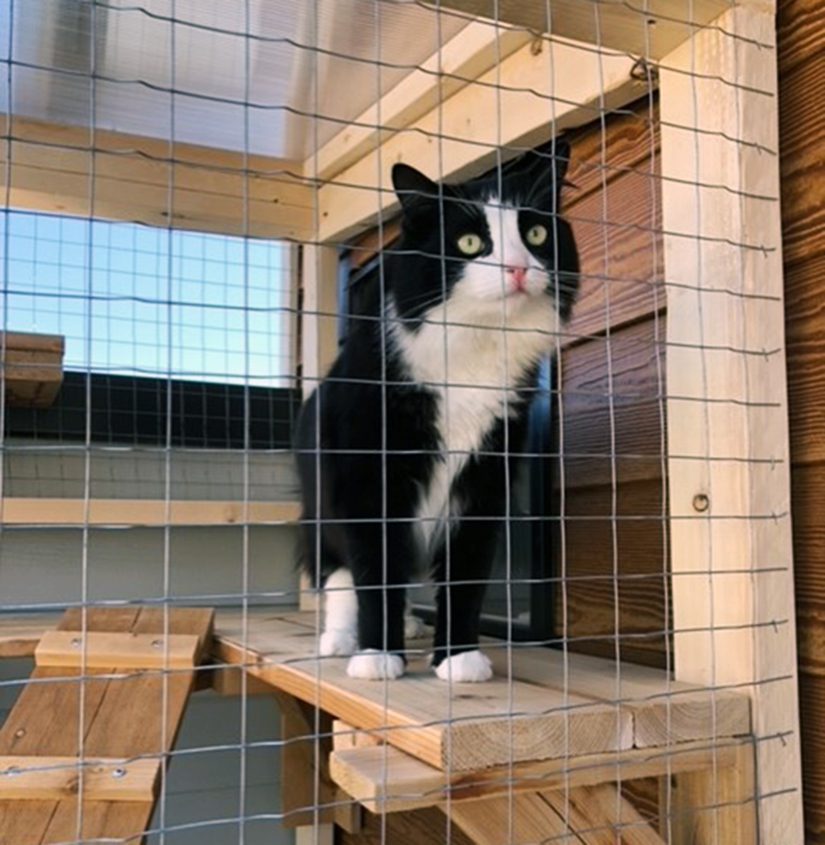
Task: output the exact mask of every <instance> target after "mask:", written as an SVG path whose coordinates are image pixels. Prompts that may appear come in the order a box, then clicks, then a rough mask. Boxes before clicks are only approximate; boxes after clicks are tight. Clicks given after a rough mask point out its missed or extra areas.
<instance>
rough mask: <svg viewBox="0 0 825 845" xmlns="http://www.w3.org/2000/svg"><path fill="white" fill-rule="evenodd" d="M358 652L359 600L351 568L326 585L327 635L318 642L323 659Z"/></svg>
mask: <svg viewBox="0 0 825 845" xmlns="http://www.w3.org/2000/svg"><path fill="white" fill-rule="evenodd" d="M357 650H358V599H357V598H356V595H355V589H354V585H353V583H352V573H351V572H350V571H349V569H344V568H341V569H336V570H335V572H333V573H332V575H330V576H329V578H327V580H326V582H325V584H324V633H323V634H321V638H320V640H319V642H318V652H319V654H321V656H323V657H330V656H332V655H336V654H337V655H342V656H343V655H348V654H353V653H354V652H355V651H357Z"/></svg>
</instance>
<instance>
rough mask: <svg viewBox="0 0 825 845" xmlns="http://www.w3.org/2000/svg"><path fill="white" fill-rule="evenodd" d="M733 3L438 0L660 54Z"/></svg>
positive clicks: (539, 28)
mask: <svg viewBox="0 0 825 845" xmlns="http://www.w3.org/2000/svg"><path fill="white" fill-rule="evenodd" d="M730 5H731V3H730V0H693V2H692V3H686V2H685V0H645V2H638V3H629V2H627V0H553V2H552V3H545V2H539V3H528V2H524V0H439V3H438V8H440V9H442V10H447V11H450V10H452V11H455V12H459V13H461V14H465V15H468V16H470V17H474V18H476V17H480V18H486V19H488V20H490V21H493V20H495V21H498V23H499V24H505V25H511V26H520V27H526V28H527V29H530V30H532V31H534V32H550V33H552V34H553V35H554V36H561V37H563V38H572V39H574V40H576V41H582V42H585V43H587V44H593V45H597V46H599V47H603V48H608V49H612V50H619V51H621V52H623V53H633V54H635V55H638V56H645V57H646V58H650V59H658V58H661V57H662V56H664V55H666V54H667V53H669V52H670V51H671V50H673V49H675V48H676V47H677V46H678V45H679V44H681V43H682V42H683V41H685V40H687V39H688V38H690V36H691V35H693V34H694V33H695V32H696V30H697V29H698V28H700V27H702V26H706V25H707V24H708V23H710V22H711V21H713V19H714V18H716V17H717V16H718V15H720V14H722V12H724V11H725V10H726V9H727V8H729V7H730ZM548 8H549V10H550V12H549V20H548Z"/></svg>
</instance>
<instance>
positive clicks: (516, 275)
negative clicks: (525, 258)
mask: <svg viewBox="0 0 825 845" xmlns="http://www.w3.org/2000/svg"><path fill="white" fill-rule="evenodd" d="M505 270H506V271H507V278H508V280H509V281H510V282H511V283H512V285H513V286H514V287H515V289H516V290H524V288H525V283H526V281H527V268H526V267H506V268H505Z"/></svg>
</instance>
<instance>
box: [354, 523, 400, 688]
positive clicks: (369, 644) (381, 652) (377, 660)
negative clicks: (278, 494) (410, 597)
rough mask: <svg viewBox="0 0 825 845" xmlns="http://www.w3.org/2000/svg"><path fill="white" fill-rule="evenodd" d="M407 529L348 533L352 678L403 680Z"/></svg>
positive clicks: (359, 529) (363, 529)
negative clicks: (353, 619) (354, 637)
mask: <svg viewBox="0 0 825 845" xmlns="http://www.w3.org/2000/svg"><path fill="white" fill-rule="evenodd" d="M408 534H409V528H408V526H405V525H403V524H400V525H399V524H390V525H389V526H387V529H386V538H385V537H384V536H383V532H382V530H381V527H380V526H375V525H369V526H360V527H355V526H353V527H351V528H350V537H349V540H350V543H349V545H350V548H351V549H352V550H353V552H354V554H353V579H354V583H355V592H356V596H357V603H358V647H359V650H358V653H357V654H354V655H353V656H352V657H351V658H350V661H349V664H348V665H347V674H348V675H349V676H350V677H351V678H363V679H365V680H384V679H390V680H392V679H394V678H399V677H401V675H403V674H404V670H405V668H406V661H405V659H404V617H405V609H406V598H405V587H404V584H405V583H406V580H407V579H406V571H405V568H404V561H407V560H408V555H409V538H408Z"/></svg>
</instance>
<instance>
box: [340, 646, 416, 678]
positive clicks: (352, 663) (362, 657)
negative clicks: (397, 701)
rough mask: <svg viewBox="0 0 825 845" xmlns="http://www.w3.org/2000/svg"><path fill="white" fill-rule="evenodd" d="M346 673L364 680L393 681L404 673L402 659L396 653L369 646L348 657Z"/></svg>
mask: <svg viewBox="0 0 825 845" xmlns="http://www.w3.org/2000/svg"><path fill="white" fill-rule="evenodd" d="M347 674H348V675H349V676H350V678H361V679H362V680H365V681H384V680H389V681H393V680H395V679H396V678H400V677H401V676H402V675H403V674H404V661H403V659H402V658H401V657H399V656H398V655H397V654H390V653H389V652H386V651H377V650H376V649H373V648H370V649H367V650H366V651H362V652H360V653H359V654H355V655H353V656H352V657H350V659H349V663H348V664H347Z"/></svg>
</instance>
